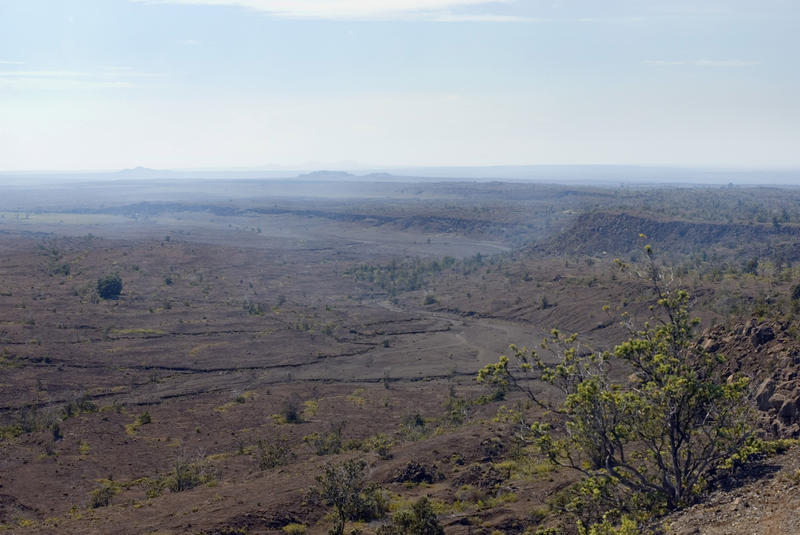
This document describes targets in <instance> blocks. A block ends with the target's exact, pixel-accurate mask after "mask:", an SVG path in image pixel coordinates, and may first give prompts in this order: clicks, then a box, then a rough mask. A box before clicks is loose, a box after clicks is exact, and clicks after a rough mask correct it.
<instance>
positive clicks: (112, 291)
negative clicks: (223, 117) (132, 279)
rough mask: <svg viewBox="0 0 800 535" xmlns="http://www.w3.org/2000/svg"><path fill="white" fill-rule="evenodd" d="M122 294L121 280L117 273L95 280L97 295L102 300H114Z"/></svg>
mask: <svg viewBox="0 0 800 535" xmlns="http://www.w3.org/2000/svg"><path fill="white" fill-rule="evenodd" d="M121 293H122V278H121V277H120V276H119V273H113V274H110V275H105V276H104V277H101V278H99V279H97V295H99V296H100V297H102V298H103V299H116V298H118V297H119V294H121Z"/></svg>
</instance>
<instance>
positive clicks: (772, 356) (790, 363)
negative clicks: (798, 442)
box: [700, 318, 800, 438]
mask: <svg viewBox="0 0 800 535" xmlns="http://www.w3.org/2000/svg"><path fill="white" fill-rule="evenodd" d="M700 346H701V347H703V348H704V349H705V350H707V351H709V352H712V353H719V354H721V355H724V356H725V357H726V358H727V367H728V372H729V373H741V374H744V375H746V376H748V377H750V379H751V381H750V384H751V386H752V390H751V398H752V400H753V405H754V407H755V408H756V409H757V410H758V413H759V415H758V420H759V425H760V427H761V429H763V431H764V432H765V434H767V435H768V436H771V437H793V438H797V437H800V338H799V337H798V329H797V326H796V325H792V324H790V323H789V322H777V321H760V320H758V319H755V318H754V319H750V320H748V321H743V322H738V323H736V324H734V325H732V326H728V327H723V326H720V327H715V328H714V329H711V330H710V331H708V332H706V334H705V336H704V337H703V339H702V340H701V341H700Z"/></svg>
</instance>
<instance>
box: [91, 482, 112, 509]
mask: <svg viewBox="0 0 800 535" xmlns="http://www.w3.org/2000/svg"><path fill="white" fill-rule="evenodd" d="M116 493H117V489H116V488H115V487H113V486H111V485H103V486H102V487H100V488H99V489H95V490H93V491H92V492H91V493H90V494H89V497H90V501H89V505H90V506H91V507H92V509H97V508H98V507H108V506H109V505H111V498H113V497H114V495H115V494H116Z"/></svg>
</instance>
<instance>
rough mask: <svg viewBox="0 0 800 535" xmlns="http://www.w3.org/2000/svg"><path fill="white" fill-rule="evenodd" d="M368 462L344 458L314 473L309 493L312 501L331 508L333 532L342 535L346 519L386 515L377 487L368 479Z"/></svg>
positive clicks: (331, 531)
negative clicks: (314, 483) (333, 516)
mask: <svg viewBox="0 0 800 535" xmlns="http://www.w3.org/2000/svg"><path fill="white" fill-rule="evenodd" d="M366 468H367V463H366V462H364V461H362V460H359V461H356V460H353V459H350V460H347V461H344V462H341V463H338V464H334V463H328V464H326V465H325V467H324V468H323V473H322V474H320V475H318V476H317V484H316V486H315V487H314V488H313V489H312V490H311V492H310V493H309V498H310V500H311V501H319V502H322V503H323V504H325V505H328V506H330V507H333V510H334V513H335V520H334V525H333V527H332V528H331V530H330V532H329V533H331V534H332V535H342V534H343V533H344V527H345V524H346V523H347V521H348V520H374V519H376V518H381V517H382V516H383V515H384V514H386V508H387V507H386V502H385V499H384V497H383V494H382V493H381V491H380V489H379V488H378V487H377V486H376V485H374V484H370V483H368V482H367V474H366Z"/></svg>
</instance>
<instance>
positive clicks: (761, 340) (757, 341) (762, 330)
mask: <svg viewBox="0 0 800 535" xmlns="http://www.w3.org/2000/svg"><path fill="white" fill-rule="evenodd" d="M773 338H775V331H773V330H772V327H770V326H769V325H759V326H758V327H756V328H755V329H754V330H753V335H752V336H751V337H750V341H751V342H752V343H753V345H754V346H755V347H758V346H760V345H763V344H766V343H767V342H769V341H770V340H772V339H773Z"/></svg>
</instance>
